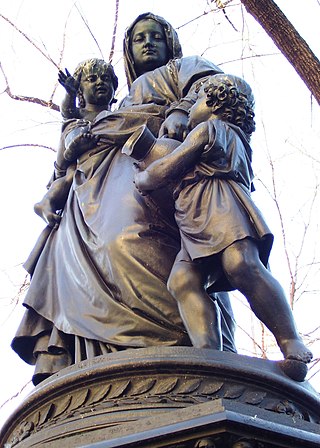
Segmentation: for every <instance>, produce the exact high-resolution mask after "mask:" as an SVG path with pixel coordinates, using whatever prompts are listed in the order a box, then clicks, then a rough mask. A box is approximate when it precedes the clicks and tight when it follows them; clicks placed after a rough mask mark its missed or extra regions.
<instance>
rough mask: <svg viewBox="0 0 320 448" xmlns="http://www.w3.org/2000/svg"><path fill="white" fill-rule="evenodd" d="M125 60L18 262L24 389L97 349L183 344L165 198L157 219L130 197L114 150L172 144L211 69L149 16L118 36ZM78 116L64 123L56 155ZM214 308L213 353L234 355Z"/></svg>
mask: <svg viewBox="0 0 320 448" xmlns="http://www.w3.org/2000/svg"><path fill="white" fill-rule="evenodd" d="M124 58H125V66H126V73H127V79H128V85H129V87H130V92H129V95H128V96H127V97H126V98H125V99H124V101H123V102H122V103H121V105H120V107H119V109H118V110H117V111H115V112H110V111H109V110H106V109H105V108H104V109H103V110H101V112H100V113H99V114H98V115H96V116H95V118H93V119H92V121H91V120H90V133H91V135H92V136H94V137H89V138H92V142H95V144H94V146H93V147H91V149H90V150H88V151H85V152H84V153H83V154H78V155H77V156H78V159H77V161H76V165H75V169H74V172H72V176H71V175H70V178H72V184H71V186H70V191H69V192H68V197H67V201H66V205H65V207H64V210H63V216H62V219H61V222H60V224H59V226H58V228H55V229H54V230H50V232H48V233H47V234H46V239H45V241H44V243H43V245H42V246H41V247H40V249H39V250H38V249H37V250H36V251H35V252H36V254H35V258H34V262H33V263H32V265H30V264H29V272H30V274H31V276H32V278H31V284H30V288H29V290H28V293H27V295H26V297H25V302H24V305H25V306H26V308H27V310H26V313H25V315H24V318H23V320H22V322H21V325H20V327H19V329H18V332H17V334H16V337H15V338H14V340H13V342H12V347H13V349H14V350H16V351H17V353H18V354H19V355H20V356H21V357H22V358H23V359H24V360H25V361H26V362H28V363H30V364H36V369H35V374H34V377H33V382H34V383H35V384H37V383H39V382H40V381H42V380H43V379H44V378H46V377H47V376H49V375H51V374H52V373H54V372H56V371H58V370H60V369H61V368H63V367H66V366H68V365H71V364H72V363H75V362H78V361H80V360H82V359H87V358H92V357H94V356H97V355H100V354H105V353H110V352H113V351H118V350H123V349H127V348H139V347H148V346H157V345H163V346H173V345H189V346H190V345H191V341H190V339H189V337H188V334H187V332H186V330H185V328H184V326H183V323H182V321H181V317H180V315H179V311H178V307H177V303H176V301H175V299H174V298H173V297H172V295H171V294H170V293H169V292H168V291H167V288H166V283H167V280H168V277H169V274H170V270H171V267H172V265H173V262H174V260H175V257H176V255H177V253H178V251H179V249H180V237H179V231H178V228H177V225H176V223H175V220H174V215H173V203H172V204H171V210H172V213H168V211H167V210H165V209H162V208H161V207H159V206H158V205H157V204H156V203H155V202H154V201H152V200H151V201H150V200H149V198H148V197H147V196H146V197H142V196H141V195H140V194H139V192H138V191H137V189H136V188H135V185H134V183H133V180H134V170H133V160H132V159H130V158H129V157H127V156H126V155H125V154H123V153H122V152H121V148H122V147H123V145H124V144H125V142H126V141H127V140H128V138H129V137H130V136H131V135H132V134H134V132H135V131H137V129H139V128H141V126H147V127H148V129H150V131H151V132H152V133H153V134H154V135H158V134H159V131H160V134H161V135H168V136H169V137H174V138H180V139H181V138H182V137H183V135H184V134H185V131H186V124H187V119H188V115H187V113H188V110H189V108H190V106H191V105H192V104H193V103H194V101H195V96H196V93H195V86H196V84H197V81H199V80H200V79H205V78H206V77H207V76H209V75H213V74H215V73H220V72H221V70H220V69H219V68H218V67H216V66H215V65H214V64H212V63H211V62H209V61H206V60H205V59H203V58H200V57H187V58H183V57H182V52H181V47H180V44H179V40H178V37H177V35H176V32H175V30H174V29H173V28H172V27H171V25H170V24H169V23H168V22H166V21H165V20H164V19H162V18H160V17H157V16H155V15H153V14H151V13H146V14H143V15H141V16H139V17H138V18H137V19H136V20H135V21H134V23H133V24H132V25H131V26H130V27H129V28H128V29H127V31H126V35H125V40H124ZM165 63H167V64H166V65H164V64H165ZM150 70H151V71H150ZM67 76H68V73H67ZM62 81H63V80H62ZM77 113H78V112H77ZM91 118H92V117H91ZM80 119H81V118H80ZM77 120H79V118H73V119H70V120H68V121H67V122H66V123H65V124H64V127H63V132H62V136H61V148H62V149H61V152H60V154H64V157H65V155H67V156H68V158H69V155H68V154H70V153H68V151H67V153H66V152H65V151H66V150H67V149H68V148H67V147H66V145H67V146H68V141H69V140H70V141H72V138H73V137H72V135H73V134H72V132H75V128H77V123H78V124H79V122H77ZM80 124H81V123H80ZM87 131H88V130H87V129H86V132H87ZM68 139H69V140H68ZM90 146H91V144H90ZM59 151H60V150H59ZM71 152H73V151H71ZM80 152H82V151H80ZM72 157H73V156H72ZM74 162H75V161H74ZM58 168H59V166H58ZM60 168H62V171H63V170H64V169H65V167H61V166H60ZM62 174H63V173H62ZM67 176H68V175H67ZM217 307H219V317H220V310H221V319H222V321H223V325H222V328H223V345H224V349H225V350H231V351H235V347H234V341H233V333H234V321H233V317H232V310H231V307H230V302H229V298H228V295H227V294H226V293H221V294H220V293H219V294H218V295H217Z"/></svg>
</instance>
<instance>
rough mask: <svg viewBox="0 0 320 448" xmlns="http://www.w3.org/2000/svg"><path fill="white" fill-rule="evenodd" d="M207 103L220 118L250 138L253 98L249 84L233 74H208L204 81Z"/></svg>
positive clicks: (253, 126) (252, 130) (253, 124)
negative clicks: (208, 76)
mask: <svg viewBox="0 0 320 448" xmlns="http://www.w3.org/2000/svg"><path fill="white" fill-rule="evenodd" d="M204 92H205V93H206V94H207V101H206V103H207V105H208V106H209V107H211V108H212V111H213V112H214V113H215V114H217V115H218V116H219V117H220V118H221V120H223V121H228V122H229V123H232V124H235V125H236V126H238V127H239V128H240V129H242V131H243V132H244V133H245V135H246V136H247V138H248V140H250V137H251V134H252V133H253V132H254V131H255V129H256V126H255V121H254V111H253V108H254V98H253V94H252V91H251V88H250V86H249V84H247V83H246V82H245V81H244V80H243V79H242V78H238V77H237V76H234V75H225V74H218V75H214V76H210V78H209V79H208V80H207V81H206V82H205V83H204Z"/></svg>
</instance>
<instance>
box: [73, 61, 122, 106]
mask: <svg viewBox="0 0 320 448" xmlns="http://www.w3.org/2000/svg"><path fill="white" fill-rule="evenodd" d="M73 77H74V78H75V79H77V80H78V81H79V83H80V84H79V90H78V99H79V106H80V108H84V107H85V106H86V103H91V104H97V105H105V106H106V107H107V108H108V107H109V106H110V105H111V104H112V103H113V102H115V100H114V93H115V91H116V90H117V88H118V78H117V76H116V74H115V72H114V70H113V67H112V65H111V64H109V63H107V62H106V61H104V60H103V59H96V58H93V59H87V60H85V61H83V62H81V63H80V64H79V65H78V66H77V68H76V70H75V72H74V74H73Z"/></svg>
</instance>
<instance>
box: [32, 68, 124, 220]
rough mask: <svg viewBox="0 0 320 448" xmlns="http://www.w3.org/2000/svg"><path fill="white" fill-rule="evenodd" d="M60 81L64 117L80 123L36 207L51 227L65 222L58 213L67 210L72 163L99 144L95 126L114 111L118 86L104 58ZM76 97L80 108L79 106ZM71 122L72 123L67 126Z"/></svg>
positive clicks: (62, 147)
mask: <svg viewBox="0 0 320 448" xmlns="http://www.w3.org/2000/svg"><path fill="white" fill-rule="evenodd" d="M59 82H60V83H61V84H62V85H63V86H64V87H65V89H66V91H67V93H66V96H65V99H64V101H63V103H62V107H61V111H62V116H63V117H64V118H66V119H77V120H75V122H74V127H73V129H72V130H71V132H70V133H69V134H68V135H67V137H66V139H64V138H63V139H62V141H61V144H60V146H59V149H58V153H57V160H56V162H55V173H54V180H53V182H52V183H51V185H50V188H49V190H48V192H47V193H46V194H45V195H44V197H43V199H42V200H41V201H40V202H38V203H37V204H35V206H34V210H35V212H36V213H37V214H38V215H39V216H40V217H41V218H43V219H44V220H45V221H46V222H47V223H48V225H49V226H50V227H54V226H55V225H57V224H59V222H60V220H61V216H60V215H59V214H58V213H57V211H58V210H61V209H62V208H63V206H64V204H65V202H66V199H67V197H68V193H69V190H70V186H71V183H72V179H73V173H74V169H75V165H74V163H72V162H75V161H76V160H77V158H78V157H79V156H81V155H82V154H83V153H85V152H86V151H88V150H90V149H92V148H93V147H95V146H96V144H97V143H98V140H99V136H97V135H93V134H92V133H91V132H90V128H91V123H92V121H93V120H94V119H95V118H96V117H97V115H98V114H99V113H100V112H102V111H105V110H106V111H110V108H111V104H112V103H113V102H114V101H115V100H114V93H115V91H116V89H117V87H118V78H117V77H116V75H115V73H114V70H113V67H112V65H111V64H108V63H107V62H105V61H104V60H102V59H88V60H86V61H84V62H82V63H80V64H79V65H78V67H77V68H76V70H75V72H74V75H73V76H71V75H70V73H69V72H68V70H66V74H64V73H63V72H62V71H60V72H59ZM76 97H77V98H78V101H79V107H77V106H76ZM68 123H70V120H69V121H66V122H65V124H64V126H66V124H68Z"/></svg>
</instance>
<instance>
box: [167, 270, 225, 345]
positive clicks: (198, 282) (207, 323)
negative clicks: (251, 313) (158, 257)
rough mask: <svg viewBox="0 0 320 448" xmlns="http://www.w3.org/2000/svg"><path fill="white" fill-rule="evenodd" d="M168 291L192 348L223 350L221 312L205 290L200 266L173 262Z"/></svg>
mask: <svg viewBox="0 0 320 448" xmlns="http://www.w3.org/2000/svg"><path fill="white" fill-rule="evenodd" d="M168 289H169V291H170V293H171V294H172V295H173V297H174V298H175V299H176V300H177V302H178V308H179V311H180V315H181V319H182V321H183V323H184V325H185V327H186V330H187V332H188V335H189V337H190V340H191V342H192V345H193V346H194V347H197V348H211V349H215V350H222V337H221V324H220V310H219V309H218V306H217V305H216V303H215V302H214V301H213V300H212V299H211V298H210V296H209V295H208V294H207V293H206V291H205V289H204V286H203V275H202V273H201V271H200V269H199V267H198V266H197V265H195V264H194V263H191V262H190V263H188V262H184V261H180V262H176V263H175V264H174V265H173V268H172V271H171V274H170V277H169V280H168Z"/></svg>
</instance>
